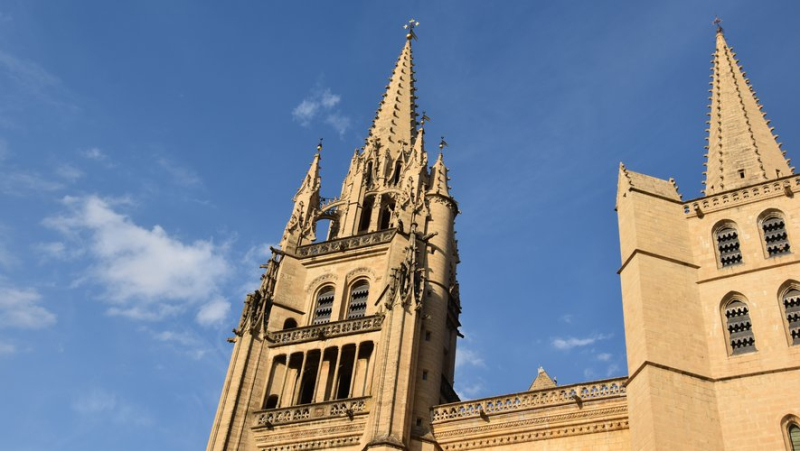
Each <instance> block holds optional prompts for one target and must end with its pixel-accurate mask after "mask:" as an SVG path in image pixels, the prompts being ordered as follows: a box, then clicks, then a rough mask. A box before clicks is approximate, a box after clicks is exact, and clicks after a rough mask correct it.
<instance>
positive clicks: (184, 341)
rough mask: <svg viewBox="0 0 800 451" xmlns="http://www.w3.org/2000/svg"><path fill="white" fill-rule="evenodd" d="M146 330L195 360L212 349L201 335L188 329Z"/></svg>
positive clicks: (155, 337)
mask: <svg viewBox="0 0 800 451" xmlns="http://www.w3.org/2000/svg"><path fill="white" fill-rule="evenodd" d="M144 331H145V332H149V333H150V335H151V336H152V337H153V338H154V339H155V340H156V341H160V342H162V343H167V344H170V345H172V346H174V347H175V348H176V349H178V350H179V351H180V352H182V353H185V354H188V355H189V356H190V357H191V358H193V359H195V360H197V359H201V358H203V357H204V356H205V355H206V354H208V352H209V351H210V348H209V346H208V344H207V343H206V342H205V341H203V340H202V339H201V337H199V336H198V335H197V334H195V333H194V332H191V331H188V330H185V331H175V330H163V331H158V332H157V331H154V330H150V329H147V328H145V329H144Z"/></svg>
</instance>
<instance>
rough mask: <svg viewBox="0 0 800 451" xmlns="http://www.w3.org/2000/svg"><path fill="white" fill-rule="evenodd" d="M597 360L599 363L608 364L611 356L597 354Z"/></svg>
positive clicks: (604, 353)
mask: <svg viewBox="0 0 800 451" xmlns="http://www.w3.org/2000/svg"><path fill="white" fill-rule="evenodd" d="M597 360H599V361H601V362H608V361H610V360H611V354H609V353H607V352H601V353H600V354H597Z"/></svg>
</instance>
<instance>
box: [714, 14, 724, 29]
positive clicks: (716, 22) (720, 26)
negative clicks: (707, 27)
mask: <svg viewBox="0 0 800 451" xmlns="http://www.w3.org/2000/svg"><path fill="white" fill-rule="evenodd" d="M712 23H713V24H714V25H716V26H717V33H722V25H720V24H721V23H722V19H720V18H719V16H717V15H714V21H713V22H712Z"/></svg>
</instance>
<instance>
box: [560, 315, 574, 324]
mask: <svg viewBox="0 0 800 451" xmlns="http://www.w3.org/2000/svg"><path fill="white" fill-rule="evenodd" d="M559 319H560V320H561V321H562V322H565V323H567V324H572V315H570V314H566V315H561V318H559Z"/></svg>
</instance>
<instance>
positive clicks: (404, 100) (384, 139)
mask: <svg viewBox="0 0 800 451" xmlns="http://www.w3.org/2000/svg"><path fill="white" fill-rule="evenodd" d="M415 37H416V35H414V34H413V30H412V31H411V32H410V33H409V34H408V35H407V39H406V43H405V45H404V46H403V50H402V51H401V52H400V57H399V58H397V63H396V64H395V66H394V71H393V72H392V77H391V78H390V79H389V84H388V85H386V92H385V93H384V94H383V99H382V100H381V103H380V106H379V107H378V112H377V113H376V114H375V120H374V122H373V124H372V127H371V128H370V130H369V138H367V139H368V141H369V140H373V141H374V140H375V139H379V140H380V144H381V146H382V147H383V148H384V149H388V150H389V152H390V154H391V155H392V156H393V158H394V156H396V155H397V153H398V151H399V150H400V149H402V148H404V147H405V148H406V149H408V148H409V147H410V146H411V144H412V143H413V141H414V139H415V138H416V135H417V132H416V127H417V120H416V118H417V114H416V107H417V105H416V96H415V93H416V88H415V86H414V84H415V82H416V80H415V79H414V58H413V55H412V53H411V40H412V39H413V38H415Z"/></svg>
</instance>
